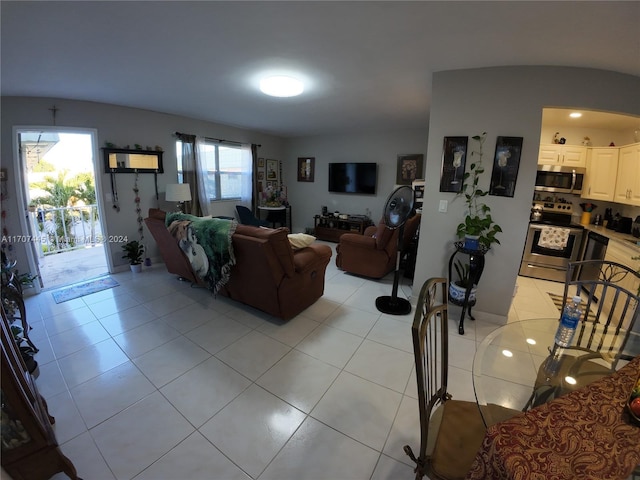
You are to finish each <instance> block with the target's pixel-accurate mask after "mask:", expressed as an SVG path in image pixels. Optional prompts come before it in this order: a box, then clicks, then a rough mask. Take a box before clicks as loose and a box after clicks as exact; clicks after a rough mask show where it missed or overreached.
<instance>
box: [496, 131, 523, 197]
mask: <svg viewBox="0 0 640 480" xmlns="http://www.w3.org/2000/svg"><path fill="white" fill-rule="evenodd" d="M521 152H522V137H498V138H496V154H495V156H494V157H493V167H492V169H491V184H490V186H489V195H496V196H499V197H513V194H514V192H515V189H516V180H517V179H518V168H519V167H520V154H521Z"/></svg>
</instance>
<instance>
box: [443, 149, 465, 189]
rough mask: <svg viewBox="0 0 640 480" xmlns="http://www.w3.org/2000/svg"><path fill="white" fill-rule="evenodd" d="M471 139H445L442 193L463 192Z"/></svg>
mask: <svg viewBox="0 0 640 480" xmlns="http://www.w3.org/2000/svg"><path fill="white" fill-rule="evenodd" d="M468 143H469V137H444V145H443V147H442V166H441V167H440V191H441V192H455V193H459V192H461V191H462V184H463V183H464V171H465V167H466V164H467V144H468Z"/></svg>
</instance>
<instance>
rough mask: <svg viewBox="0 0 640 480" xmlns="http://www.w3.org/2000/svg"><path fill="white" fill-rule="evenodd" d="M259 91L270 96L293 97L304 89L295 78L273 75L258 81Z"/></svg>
mask: <svg viewBox="0 0 640 480" xmlns="http://www.w3.org/2000/svg"><path fill="white" fill-rule="evenodd" d="M260 91H262V93H264V94H266V95H270V96H272V97H295V96H298V95H300V94H301V93H302V92H303V91H304V86H303V85H302V82H301V81H300V80H298V79H297V78H293V77H289V76H286V75H274V76H272V77H266V78H263V79H262V80H261V81H260Z"/></svg>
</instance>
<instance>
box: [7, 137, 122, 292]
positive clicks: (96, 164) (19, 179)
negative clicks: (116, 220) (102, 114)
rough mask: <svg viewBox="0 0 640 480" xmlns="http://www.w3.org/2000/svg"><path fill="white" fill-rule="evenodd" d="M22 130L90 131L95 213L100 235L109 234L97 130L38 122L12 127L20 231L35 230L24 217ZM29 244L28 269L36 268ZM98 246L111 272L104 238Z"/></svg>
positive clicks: (38, 284)
mask: <svg viewBox="0 0 640 480" xmlns="http://www.w3.org/2000/svg"><path fill="white" fill-rule="evenodd" d="M24 130H43V131H49V132H51V131H56V132H63V133H83V134H88V135H91V145H92V150H93V152H92V153H93V155H92V156H93V181H94V184H95V188H96V203H97V204H98V213H99V215H100V228H101V231H102V236H103V238H105V239H107V238H109V233H108V231H107V225H106V222H105V219H106V216H105V210H104V201H103V198H104V196H103V195H102V181H101V178H100V176H99V174H100V172H101V170H100V157H99V150H98V130H97V129H95V128H81V127H59V126H57V125H56V126H51V125H47V126H40V125H17V126H14V127H13V140H12V141H13V158H15V159H16V161H17V168H14V174H15V182H16V207H17V211H18V217H19V219H20V228H21V230H22V231H23V232H29V233H28V234H27V235H29V236H31V237H33V236H35V232H31V225H30V222H28V221H27V217H28V202H27V184H26V181H27V176H26V174H25V173H26V172H25V168H26V165H24V164H23V159H22V156H21V155H20V145H19V144H18V133H19V132H20V131H24ZM29 243H30V244H31V246H26V248H25V250H26V254H27V262H28V265H29V271H31V272H39V268H38V261H37V258H36V254H35V250H34V248H33V246H34V243H33V242H29ZM102 248H103V249H104V253H105V259H106V260H107V268H108V269H109V273H113V258H112V256H111V250H110V249H109V248H108V245H107V242H106V241H104V242H103V245H102ZM34 287H35V291H36V293H40V291H41V290H42V289H41V288H40V282H35V283H34Z"/></svg>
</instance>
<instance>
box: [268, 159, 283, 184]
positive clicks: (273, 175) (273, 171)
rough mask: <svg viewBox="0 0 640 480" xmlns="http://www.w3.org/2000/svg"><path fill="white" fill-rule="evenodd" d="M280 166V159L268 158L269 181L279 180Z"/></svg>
mask: <svg viewBox="0 0 640 480" xmlns="http://www.w3.org/2000/svg"><path fill="white" fill-rule="evenodd" d="M279 169H280V167H279V165H278V160H273V159H270V158H267V172H266V177H267V180H268V181H271V182H276V183H277V182H278V171H279Z"/></svg>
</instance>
